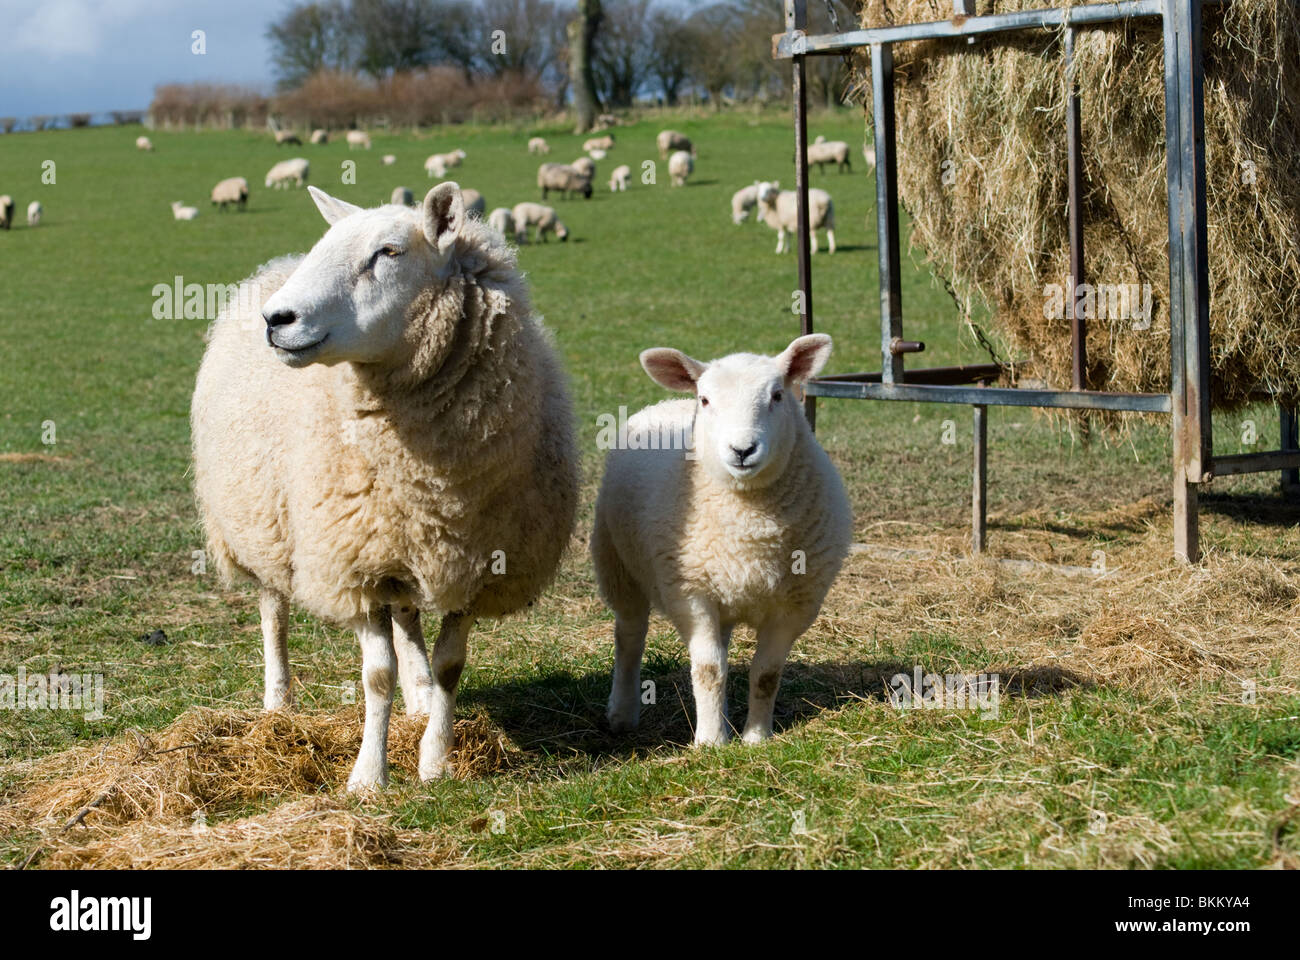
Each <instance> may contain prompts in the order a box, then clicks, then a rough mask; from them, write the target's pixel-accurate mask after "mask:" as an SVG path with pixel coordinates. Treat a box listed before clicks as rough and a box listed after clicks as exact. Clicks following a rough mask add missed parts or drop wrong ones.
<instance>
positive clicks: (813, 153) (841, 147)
mask: <svg viewBox="0 0 1300 960" xmlns="http://www.w3.org/2000/svg"><path fill="white" fill-rule="evenodd" d="M808 162H809V163H815V164H817V170H818V172H819V173H820V172H822V171H823V170H824V168H825V164H828V163H833V164H835V165H836V166H838V167H839V168H840V173H844V171H846V170H852V169H853V168H852V166H851V165H850V164H849V145H848V144H847V143H845V142H844V141H843V140H827V139H826V138H825V137H823V136H819V137H818V138H817V139H816V140H814V141H813V142H812V143H810V144H809V145H808Z"/></svg>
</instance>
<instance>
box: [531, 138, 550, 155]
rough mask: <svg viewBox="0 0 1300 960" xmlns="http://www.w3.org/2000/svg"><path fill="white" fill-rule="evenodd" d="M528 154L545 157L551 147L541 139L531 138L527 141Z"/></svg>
mask: <svg viewBox="0 0 1300 960" xmlns="http://www.w3.org/2000/svg"><path fill="white" fill-rule="evenodd" d="M528 152H529V153H540V154H542V155H546V154H548V153H550V152H551V145H550V144H549V143H547V142H546V141H545V140H544V139H542V138H541V137H532V138H530V139H529V141H528Z"/></svg>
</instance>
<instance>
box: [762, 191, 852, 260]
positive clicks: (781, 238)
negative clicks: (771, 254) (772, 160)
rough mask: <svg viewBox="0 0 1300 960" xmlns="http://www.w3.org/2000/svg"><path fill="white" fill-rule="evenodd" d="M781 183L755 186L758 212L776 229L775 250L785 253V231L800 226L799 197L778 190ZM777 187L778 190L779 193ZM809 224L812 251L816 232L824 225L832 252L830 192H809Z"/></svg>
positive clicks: (791, 192) (814, 248)
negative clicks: (756, 188) (756, 187)
mask: <svg viewBox="0 0 1300 960" xmlns="http://www.w3.org/2000/svg"><path fill="white" fill-rule="evenodd" d="M780 186H781V184H780V183H778V182H776V181H772V182H771V183H760V184H759V185H758V215H759V216H760V217H762V218H763V222H764V223H766V224H767V225H768V226H769V227H771V228H772V229H773V230H775V231H776V252H777V253H784V252H785V235H786V231H789V232H790V233H794V232H795V231H796V230H798V229H799V226H798V225H799V198H798V197H797V196H796V195H795V192H794V191H793V190H780ZM778 190H780V192H778ZM808 226H809V232H810V233H811V234H812V252H813V253H816V252H817V231H818V230H820V229H821V228H822V227H825V228H826V242H827V245H828V246H829V247H830V252H831V253H834V252H835V205H834V204H833V203H832V202H831V195H830V194H829V193H827V192H826V191H825V190H818V189H817V188H816V187H813V188H811V189H809V191H808Z"/></svg>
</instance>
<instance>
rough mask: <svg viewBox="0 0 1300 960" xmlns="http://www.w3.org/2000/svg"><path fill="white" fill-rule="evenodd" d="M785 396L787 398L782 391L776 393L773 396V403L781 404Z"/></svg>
mask: <svg viewBox="0 0 1300 960" xmlns="http://www.w3.org/2000/svg"><path fill="white" fill-rule="evenodd" d="M783 396H785V394H783V393H782V392H781V391H780V390H777V391H776V392H775V393H773V394H772V402H773V403H780V402H781V398H782V397H783Z"/></svg>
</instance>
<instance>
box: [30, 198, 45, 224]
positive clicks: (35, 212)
mask: <svg viewBox="0 0 1300 960" xmlns="http://www.w3.org/2000/svg"><path fill="white" fill-rule="evenodd" d="M44 213H45V208H44V207H42V206H41V201H39V200H33V201H32V202H31V203H29V204H27V226H29V227H34V226H36V225H37V224H38V223H40V222H41V217H42V216H43V215H44Z"/></svg>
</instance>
